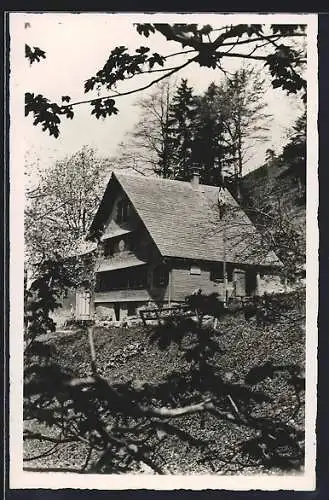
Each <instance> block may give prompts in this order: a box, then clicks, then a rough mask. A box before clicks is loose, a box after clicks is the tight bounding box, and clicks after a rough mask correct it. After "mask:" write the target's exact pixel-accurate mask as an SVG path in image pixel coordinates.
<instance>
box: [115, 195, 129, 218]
mask: <svg viewBox="0 0 329 500" xmlns="http://www.w3.org/2000/svg"><path fill="white" fill-rule="evenodd" d="M128 216H129V203H128V201H126V200H120V201H119V202H118V205H117V217H116V220H117V222H119V223H120V222H126V221H127V220H128Z"/></svg>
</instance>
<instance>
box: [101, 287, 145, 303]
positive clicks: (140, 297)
mask: <svg viewBox="0 0 329 500" xmlns="http://www.w3.org/2000/svg"><path fill="white" fill-rule="evenodd" d="M152 300H153V299H152V297H151V295H150V293H149V291H148V290H146V289H140V290H129V289H127V290H109V291H107V292H96V293H95V294H94V302H95V303H101V302H139V301H141V302H144V301H145V302H148V301H152Z"/></svg>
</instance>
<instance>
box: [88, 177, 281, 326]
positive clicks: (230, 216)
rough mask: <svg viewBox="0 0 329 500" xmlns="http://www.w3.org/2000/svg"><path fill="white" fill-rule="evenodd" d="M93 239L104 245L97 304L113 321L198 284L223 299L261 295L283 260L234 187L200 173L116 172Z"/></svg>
mask: <svg viewBox="0 0 329 500" xmlns="http://www.w3.org/2000/svg"><path fill="white" fill-rule="evenodd" d="M88 240H91V241H93V240H94V241H95V240H98V241H99V248H100V251H101V252H100V253H101V256H99V257H98V258H97V262H96V267H95V272H96V286H95V290H94V293H93V296H92V298H91V302H92V306H93V309H94V311H95V313H96V315H97V316H98V317H103V318H105V317H106V318H111V319H112V320H113V321H121V320H124V319H125V318H127V317H130V316H134V315H135V314H136V312H137V310H138V308H140V307H141V306H145V305H151V304H152V305H154V304H155V305H157V306H160V307H161V306H162V305H164V304H169V305H171V304H173V303H181V302H184V300H185V297H186V296H187V295H190V294H191V293H192V292H193V291H194V290H195V289H199V288H200V289H201V290H202V291H203V292H204V293H212V292H217V293H218V294H219V296H220V298H221V299H222V300H223V301H226V300H227V299H228V298H229V297H243V296H246V295H248V296H250V295H255V294H261V293H263V291H264V289H265V286H266V282H267V281H266V276H268V275H270V276H273V274H275V273H277V269H278V266H280V261H279V259H278V258H277V257H276V255H275V254H274V253H273V252H269V253H268V252H266V251H265V250H264V245H263V244H262V240H261V236H260V235H259V233H258V232H257V231H256V229H255V227H254V226H253V224H252V223H251V222H250V220H249V219H248V217H247V216H246V214H245V213H244V211H243V210H242V209H241V208H240V206H239V205H238V203H237V202H236V201H235V199H234V198H233V197H232V195H231V194H230V192H229V191H228V190H227V189H224V188H222V189H219V188H218V187H214V186H207V185H202V184H200V183H199V176H198V173H197V172H196V173H195V174H194V176H193V179H192V181H191V182H181V181H175V180H167V179H159V178H156V177H144V176H138V177H137V176H130V175H122V174H121V173H120V174H118V173H112V175H111V178H110V180H109V183H108V185H107V188H106V190H105V193H104V196H103V199H102V201H101V203H100V205H99V208H98V210H97V213H96V215H95V217H94V220H93V222H92V224H91V227H90V231H89V235H88ZM271 282H272V283H273V280H272V281H271Z"/></svg>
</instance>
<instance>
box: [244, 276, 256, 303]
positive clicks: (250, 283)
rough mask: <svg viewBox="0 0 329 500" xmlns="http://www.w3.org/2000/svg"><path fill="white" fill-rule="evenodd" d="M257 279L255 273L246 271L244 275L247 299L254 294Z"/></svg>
mask: <svg viewBox="0 0 329 500" xmlns="http://www.w3.org/2000/svg"><path fill="white" fill-rule="evenodd" d="M256 289H257V278H256V273H255V271H247V273H246V294H247V297H252V296H254V295H255V294H256Z"/></svg>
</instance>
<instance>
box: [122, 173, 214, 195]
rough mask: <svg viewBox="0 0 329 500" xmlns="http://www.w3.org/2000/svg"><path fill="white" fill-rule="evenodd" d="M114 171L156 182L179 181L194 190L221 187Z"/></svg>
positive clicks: (125, 175)
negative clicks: (195, 184) (194, 184)
mask: <svg viewBox="0 0 329 500" xmlns="http://www.w3.org/2000/svg"><path fill="white" fill-rule="evenodd" d="M112 173H113V174H114V176H115V177H117V178H119V177H130V178H133V179H143V180H144V179H145V180H146V179H147V180H148V181H149V180H152V181H156V182H165V183H166V182H168V183H169V182H174V183H178V184H181V185H185V186H189V187H190V188H192V189H193V190H196V191H197V190H198V188H199V187H207V188H213V189H219V186H212V185H211V184H198V185H197V186H193V185H192V183H191V182H190V181H181V180H178V179H166V178H164V177H157V176H152V175H150V176H148V175H134V174H130V173H122V172H118V171H116V170H112Z"/></svg>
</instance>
